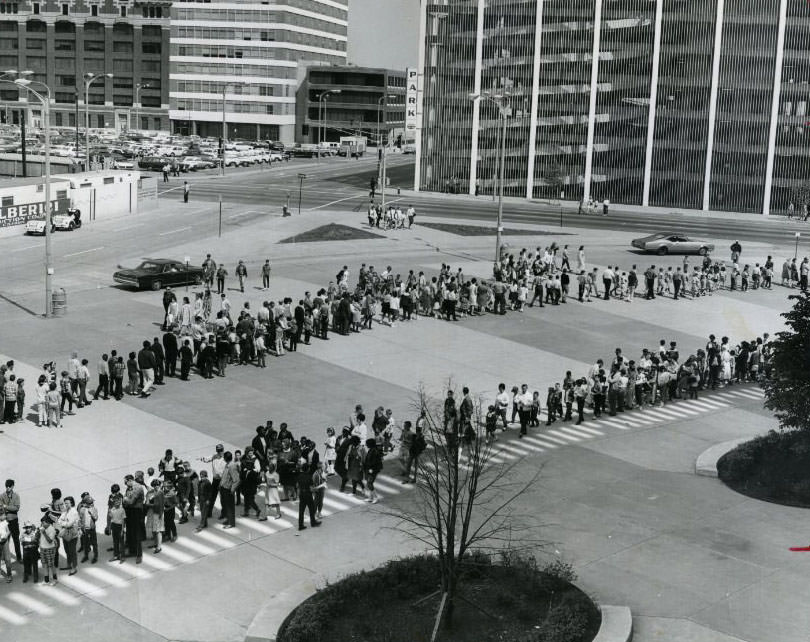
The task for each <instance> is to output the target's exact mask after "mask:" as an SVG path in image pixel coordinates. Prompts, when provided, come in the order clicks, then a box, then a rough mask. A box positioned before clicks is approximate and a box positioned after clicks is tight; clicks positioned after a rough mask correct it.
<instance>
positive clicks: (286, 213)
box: [281, 205, 292, 217]
mask: <svg viewBox="0 0 810 642" xmlns="http://www.w3.org/2000/svg"><path fill="white" fill-rule="evenodd" d="M281 216H282V217H284V216H292V215H291V214H290V209H289V208H288V207H287V206H286V205H282V206H281Z"/></svg>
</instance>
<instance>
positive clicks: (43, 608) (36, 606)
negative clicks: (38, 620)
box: [6, 591, 53, 615]
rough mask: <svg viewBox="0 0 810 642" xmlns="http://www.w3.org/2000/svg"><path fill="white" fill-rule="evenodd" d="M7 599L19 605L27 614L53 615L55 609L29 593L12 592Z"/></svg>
mask: <svg viewBox="0 0 810 642" xmlns="http://www.w3.org/2000/svg"><path fill="white" fill-rule="evenodd" d="M6 598H7V599H9V600H11V601H12V602H16V603H17V604H19V605H20V606H21V607H22V608H23V609H25V611H26V612H28V611H33V612H34V613H36V614H37V615H53V608H51V607H50V606H48V605H47V604H45V602H41V601H39V600H38V599H36V598H35V597H33V596H31V595H28V594H27V593H20V592H18V591H12V592H11V593H7V594H6Z"/></svg>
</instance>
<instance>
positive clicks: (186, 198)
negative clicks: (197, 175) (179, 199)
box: [183, 181, 191, 203]
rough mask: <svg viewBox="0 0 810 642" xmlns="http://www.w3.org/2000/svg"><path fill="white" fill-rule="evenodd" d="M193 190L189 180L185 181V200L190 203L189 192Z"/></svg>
mask: <svg viewBox="0 0 810 642" xmlns="http://www.w3.org/2000/svg"><path fill="white" fill-rule="evenodd" d="M190 191H191V186H190V185H189V184H188V181H183V202H184V203H188V194H189V192H190Z"/></svg>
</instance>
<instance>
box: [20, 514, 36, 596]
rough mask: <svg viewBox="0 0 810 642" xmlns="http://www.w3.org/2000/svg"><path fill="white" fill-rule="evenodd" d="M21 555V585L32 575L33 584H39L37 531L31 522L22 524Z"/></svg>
mask: <svg viewBox="0 0 810 642" xmlns="http://www.w3.org/2000/svg"><path fill="white" fill-rule="evenodd" d="M20 543H21V544H22V553H23V584H24V583H25V582H27V581H28V578H29V577H31V576H32V575H33V577H34V584H36V583H37V582H39V567H38V564H37V562H38V560H39V530H37V528H36V527H35V526H34V524H33V523H32V522H25V524H23V532H22V537H20Z"/></svg>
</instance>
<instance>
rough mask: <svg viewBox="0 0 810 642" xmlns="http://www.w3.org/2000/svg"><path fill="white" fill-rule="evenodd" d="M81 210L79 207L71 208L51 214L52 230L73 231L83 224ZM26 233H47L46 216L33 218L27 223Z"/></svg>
mask: <svg viewBox="0 0 810 642" xmlns="http://www.w3.org/2000/svg"><path fill="white" fill-rule="evenodd" d="M81 216H82V214H81V212H80V211H79V210H77V209H73V208H71V209H69V210H68V211H67V212H59V213H56V214H52V215H51V232H55V231H56V230H62V231H63V232H72V231H73V230H75V229H78V228H80V227H81V226H82V219H81ZM25 233H26V234H31V235H33V234H43V235H44V234H45V217H42V218H32V219H29V220H28V221H26V223H25Z"/></svg>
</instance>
